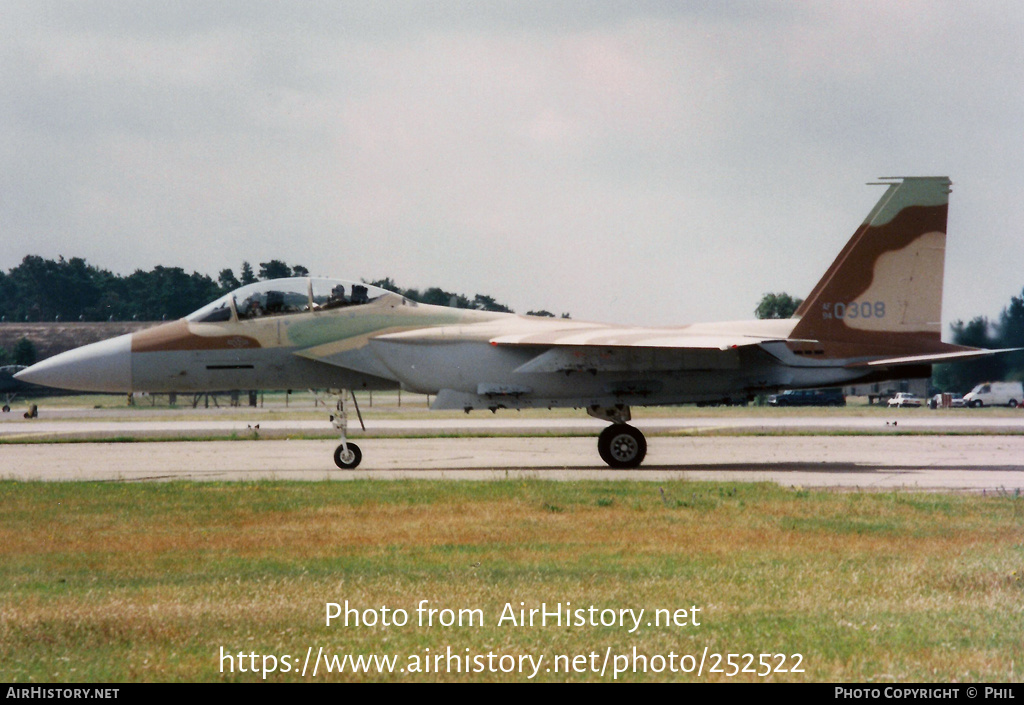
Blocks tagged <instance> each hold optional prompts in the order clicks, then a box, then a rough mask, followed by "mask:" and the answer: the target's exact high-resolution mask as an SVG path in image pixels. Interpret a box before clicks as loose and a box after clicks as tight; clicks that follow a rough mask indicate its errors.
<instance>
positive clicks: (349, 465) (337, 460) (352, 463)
mask: <svg viewBox="0 0 1024 705" xmlns="http://www.w3.org/2000/svg"><path fill="white" fill-rule="evenodd" d="M345 445H346V444H342V445H340V446H338V447H337V448H335V449H334V464H335V465H337V466H338V467H339V468H341V469H342V470H355V469H356V468H357V467H358V466H359V463H360V462H361V461H362V459H363V452H362V451H361V450H359V446H357V445H356V444H355V443H351V442H350V443H348V444H347V445H348V451H349V457H346V458H343V457H342V451H344V450H345ZM346 461H347V462H346Z"/></svg>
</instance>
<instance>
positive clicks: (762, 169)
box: [0, 0, 1024, 339]
mask: <svg viewBox="0 0 1024 705" xmlns="http://www.w3.org/2000/svg"><path fill="white" fill-rule="evenodd" d="M0 95H2V96H3V97H2V98H0V243H2V247H0V268H2V269H3V270H5V271H6V270H8V269H10V268H11V267H13V266H16V265H17V264H18V263H19V262H20V261H21V260H22V258H23V257H24V256H25V255H28V254H38V255H41V256H43V257H47V258H55V257H57V256H58V255H63V256H64V257H72V256H77V257H84V258H86V259H87V260H88V261H89V262H90V263H91V264H94V265H96V266H100V267H103V268H106V269H110V270H112V271H115V272H118V273H121V274H129V273H131V272H132V271H134V270H135V269H139V268H141V269H147V270H148V269H151V268H152V267H153V266H155V265H158V264H161V265H165V266H179V267H183V268H185V269H186V270H188V271H192V270H197V271H199V272H203V273H206V274H210V275H211V276H214V277H216V275H217V272H218V271H219V270H221V269H223V268H225V267H231V268H233V269H234V270H235V272H236V274H237V273H238V271H239V268H240V265H241V263H242V261H243V260H247V261H249V262H251V263H253V265H254V266H258V263H259V262H261V261H267V260H268V259H272V258H273V259H282V260H285V261H286V262H288V263H290V264H302V265H304V266H306V267H308V268H309V269H310V271H311V272H312V273H314V274H320V275H325V276H336V277H341V278H348V279H360V278H365V279H377V278H382V277H387V276H390V277H392V278H393V279H395V280H396V281H397V282H398V283H399V284H400V285H402V286H406V287H426V286H434V285H436V286H441V287H443V288H446V289H449V290H453V291H456V292H460V293H465V294H469V295H472V294H475V293H485V294H489V295H492V296H494V297H495V298H497V299H498V300H499V301H501V302H504V303H506V304H508V305H510V306H511V307H512V308H514V309H515V310H517V311H519V312H525V311H526V310H528V309H532V308H548V309H550V310H553V311H555V312H556V313H561V312H563V311H567V312H571V313H572V315H573V317H574V318H578V319H587V320H600V321H613V322H618V323H638V324H659V325H662V324H664V325H669V324H678V323H689V322H694V321H708V320H730V319H743V318H751V317H752V315H753V309H754V307H755V306H756V304H757V302H758V301H759V300H760V298H761V295H762V294H763V293H765V292H768V291H787V292H789V293H791V294H793V295H795V296H801V297H802V296H805V295H806V294H807V293H808V292H809V291H810V289H811V287H812V286H813V285H814V283H815V282H816V281H817V279H818V278H819V277H820V276H821V274H823V273H824V271H825V269H826V268H827V266H828V265H829V263H830V262H831V261H832V259H833V258H834V257H835V255H836V254H837V253H838V251H839V249H840V248H841V247H842V245H843V244H844V243H845V242H846V240H847V239H848V238H849V236H850V235H851V234H852V232H853V231H854V229H855V228H856V227H857V226H858V225H859V224H860V223H861V221H862V220H863V218H864V216H865V215H866V214H867V212H868V210H869V209H870V208H871V206H872V205H873V204H874V202H875V201H876V200H877V199H878V197H879V196H880V195H881V193H882V190H881V188H880V187H877V186H865V185H864V184H865V182H867V181H872V180H875V179H876V178H877V177H880V176H897V175H948V176H950V177H951V178H952V180H953V182H954V187H953V194H952V196H951V201H950V222H949V240H948V249H947V262H946V286H945V310H944V318H945V320H946V322H947V323H948V322H949V321H950V320H954V319H957V318H963V319H967V318H972V317H974V316H976V315H987V316H989V317H993V318H994V317H997V316H998V314H999V312H1000V311H1001V309H1002V308H1003V306H1005V305H1006V304H1007V303H1008V302H1009V299H1010V297H1011V296H1014V295H1020V293H1021V289H1022V287H1024V237H1022V223H1024V4H1022V3H1020V2H1017V1H1007V2H984V1H980V2H967V1H963V2H961V1H957V2H942V1H938V0H930V1H928V2H912V1H908V0H901V1H900V2H892V1H891V0H886V1H882V2H869V1H864V0H861V1H858V2H837V1H833V0H830V1H828V2H817V3H816V2H791V3H790V2H720V1H716V2H709V1H704V2H693V3H688V2H681V1H678V0H676V1H666V2H653V1H652V2H643V1H640V0H632V1H629V2H627V1H623V2H600V1H599V0H594V1H591V2H558V1H557V0H543V1H539V2H485V1H482V0H472V1H467V2H440V1H438V0H422V1H419V0H417V1H411V0H410V1H408V2H405V1H402V2H399V1H394V2H386V1H381V0H378V1H377V2H359V1H351V2H342V1H340V0H339V1H336V2H335V1H330V2H328V1H324V2H295V1H289V2H254V1H253V0H244V1H242V0H239V1H238V2H213V1H209V0H204V1H201V2H170V1H168V0H163V1H161V2H139V1H134V2H127V1H126V2H56V3H55V2H44V1H40V0H31V1H29V2H14V1H12V0H0ZM944 330H945V331H946V333H945V337H946V338H947V339H948V337H949V335H948V327H946V328H944Z"/></svg>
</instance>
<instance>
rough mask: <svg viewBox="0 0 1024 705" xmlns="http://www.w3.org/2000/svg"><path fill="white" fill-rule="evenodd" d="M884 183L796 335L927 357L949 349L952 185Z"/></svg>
mask: <svg viewBox="0 0 1024 705" xmlns="http://www.w3.org/2000/svg"><path fill="white" fill-rule="evenodd" d="M884 185H886V186H887V188H886V191H885V193H884V194H883V195H882V198H881V199H879V201H878V203H877V204H876V205H875V207H874V208H873V209H872V210H871V212H870V213H869V214H868V217H867V218H866V219H865V221H864V223H863V224H862V225H861V226H860V227H859V228H858V229H857V231H856V232H855V233H854V234H853V237H852V238H850V241H849V242H848V243H846V246H845V247H844V248H843V250H842V252H840V253H839V256H838V257H837V258H836V260H835V261H834V262H833V263H832V266H831V267H829V268H828V271H827V272H825V276H823V277H822V278H821V281H819V282H818V283H817V285H815V287H814V289H813V290H812V291H811V293H810V295H808V297H807V299H806V300H805V301H804V302H803V303H802V304H801V305H800V308H799V309H797V311H796V313H795V314H794V316H795V317H797V318H799V319H800V321H799V322H798V323H797V325H796V327H795V328H794V329H793V332H792V334H791V337H793V338H800V339H805V340H806V339H810V340H819V341H831V342H834V343H844V344H847V345H852V346H865V347H869V348H872V349H877V348H886V349H889V350H902V349H906V350H914V351H921V352H925V351H926V350H928V349H931V348H933V347H936V346H940V345H941V343H940V338H941V334H942V330H941V329H942V276H943V268H944V266H945V252H946V215H947V213H948V210H949V193H950V185H951V182H950V180H949V178H947V177H945V176H934V177H905V178H899V179H888V180H886V183H885V184H884ZM844 347H846V346H845V345H844ZM849 352H853V351H851V350H847V353H849Z"/></svg>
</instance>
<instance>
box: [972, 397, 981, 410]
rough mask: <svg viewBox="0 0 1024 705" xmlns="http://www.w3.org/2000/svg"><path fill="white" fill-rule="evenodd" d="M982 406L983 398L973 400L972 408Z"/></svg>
mask: <svg viewBox="0 0 1024 705" xmlns="http://www.w3.org/2000/svg"><path fill="white" fill-rule="evenodd" d="M981 407H982V403H981V399H975V400H973V401H972V402H971V408H972V409H980V408H981Z"/></svg>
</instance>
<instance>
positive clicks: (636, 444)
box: [587, 404, 647, 468]
mask: <svg viewBox="0 0 1024 705" xmlns="http://www.w3.org/2000/svg"><path fill="white" fill-rule="evenodd" d="M587 413H588V414H590V415H591V416H593V417H594V418H595V419H602V420H604V421H611V422H612V425H611V426H609V427H608V428H606V429H605V430H603V431H601V435H600V436H598V437H597V452H598V454H600V456H601V460H603V461H604V462H606V463H608V465H609V466H610V467H613V468H638V467H640V463H642V462H643V461H644V456H646V455H647V439H646V438H644V434H642V433H641V432H640V430H639V429H638V428H635V427H633V426H630V425H629V424H628V423H626V422H627V421H629V420H630V418H631V416H632V415H631V414H630V411H629V407H628V406H626V405H625V404H617V405H616V406H596V405H595V406H591V407H588V408H587Z"/></svg>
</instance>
